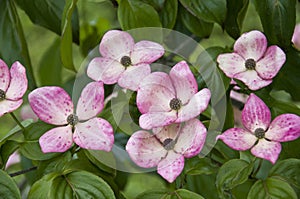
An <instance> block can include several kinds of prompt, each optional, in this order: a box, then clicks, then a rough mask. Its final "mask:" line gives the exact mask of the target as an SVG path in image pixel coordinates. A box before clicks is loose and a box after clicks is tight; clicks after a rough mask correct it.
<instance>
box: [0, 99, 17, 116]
mask: <svg viewBox="0 0 300 199" xmlns="http://www.w3.org/2000/svg"><path fill="white" fill-rule="evenodd" d="M22 103H23V100H22V99H20V100H18V101H11V100H2V101H0V117H1V116H3V115H4V114H5V113H11V112H13V111H14V110H16V109H17V108H19V107H20V106H21V105H22Z"/></svg>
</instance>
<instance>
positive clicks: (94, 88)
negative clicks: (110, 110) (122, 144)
mask: <svg viewBox="0 0 300 199" xmlns="http://www.w3.org/2000/svg"><path fill="white" fill-rule="evenodd" d="M103 106H104V88H103V83H102V82H91V83H89V84H87V85H86V86H85V87H84V89H83V90H82V92H81V95H80V98H79V100H78V103H77V107H76V115H77V116H78V118H79V120H87V119H90V118H92V117H95V116H96V115H97V114H98V113H100V112H101V111H102V109H103Z"/></svg>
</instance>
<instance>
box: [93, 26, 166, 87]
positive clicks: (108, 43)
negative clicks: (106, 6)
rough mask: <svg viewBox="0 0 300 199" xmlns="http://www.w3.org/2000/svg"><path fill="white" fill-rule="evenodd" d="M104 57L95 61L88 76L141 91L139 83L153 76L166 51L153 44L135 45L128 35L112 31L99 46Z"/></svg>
mask: <svg viewBox="0 0 300 199" xmlns="http://www.w3.org/2000/svg"><path fill="white" fill-rule="evenodd" d="M99 50H100V54H101V55H102V57H96V58H94V59H93V60H92V61H91V62H90V64H89V66H88V69H87V74H88V76H89V77H90V78H92V79H93V80H95V81H102V82H104V84H115V83H117V82H118V84H119V85H120V86H121V87H123V88H127V89H131V90H134V91H135V90H137V88H138V85H139V83H140V82H141V80H142V79H144V78H145V77H146V76H147V75H149V74H150V72H151V69H150V65H149V64H151V63H152V62H154V61H155V60H157V59H158V58H160V57H161V56H162V55H163V54H164V48H163V47H162V46H161V45H159V44H158V43H155V42H151V41H139V42H138V43H136V44H135V43H134V40H133V38H132V37H131V36H130V34H128V33H127V32H123V31H119V30H111V31H108V32H107V33H106V34H105V35H104V36H103V38H102V41H101V43H100V46H99Z"/></svg>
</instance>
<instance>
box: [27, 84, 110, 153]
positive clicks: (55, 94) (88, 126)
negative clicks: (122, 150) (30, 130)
mask: <svg viewBox="0 0 300 199" xmlns="http://www.w3.org/2000/svg"><path fill="white" fill-rule="evenodd" d="M28 98H29V103H30V105H31V107H32V110H33V111H34V112H35V114H36V115H37V116H38V117H39V118H40V119H41V120H42V121H44V122H46V123H49V124H54V125H59V127H56V128H53V129H51V130H49V131H47V132H46V133H45V134H44V135H42V136H41V137H40V139H39V143H40V146H41V148H42V151H43V152H44V153H48V152H64V151H66V150H68V149H69V148H70V147H71V146H72V144H73V141H74V142H75V143H76V144H77V145H79V146H80V147H81V148H85V149H92V150H104V151H110V150H111V148H112V145H113V142H114V136H113V129H112V127H111V125H110V124H109V123H108V122H107V121H106V120H104V119H102V118H97V117H96V115H97V114H98V113H99V112H101V110H102V109H103V105H104V102H103V101H104V89H103V83H102V82H92V83H89V84H88V85H87V86H86V87H85V88H84V89H83V90H82V93H81V96H80V98H79V100H78V103H77V108H76V112H75V111H74V108H73V107H74V105H73V102H72V100H71V98H70V96H69V95H68V94H67V93H66V92H65V91H64V90H63V89H62V88H60V87H55V86H51V87H42V88H38V89H36V90H34V91H32V92H31V93H30V94H29V96H28ZM73 131H74V134H72V133H73Z"/></svg>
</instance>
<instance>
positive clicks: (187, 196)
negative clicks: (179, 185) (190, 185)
mask: <svg viewBox="0 0 300 199" xmlns="http://www.w3.org/2000/svg"><path fill="white" fill-rule="evenodd" d="M191 198H193V199H204V198H203V197H202V196H201V195H199V194H197V193H194V192H192V191H189V190H186V189H178V190H176V191H175V193H173V194H172V197H171V199H191Z"/></svg>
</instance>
